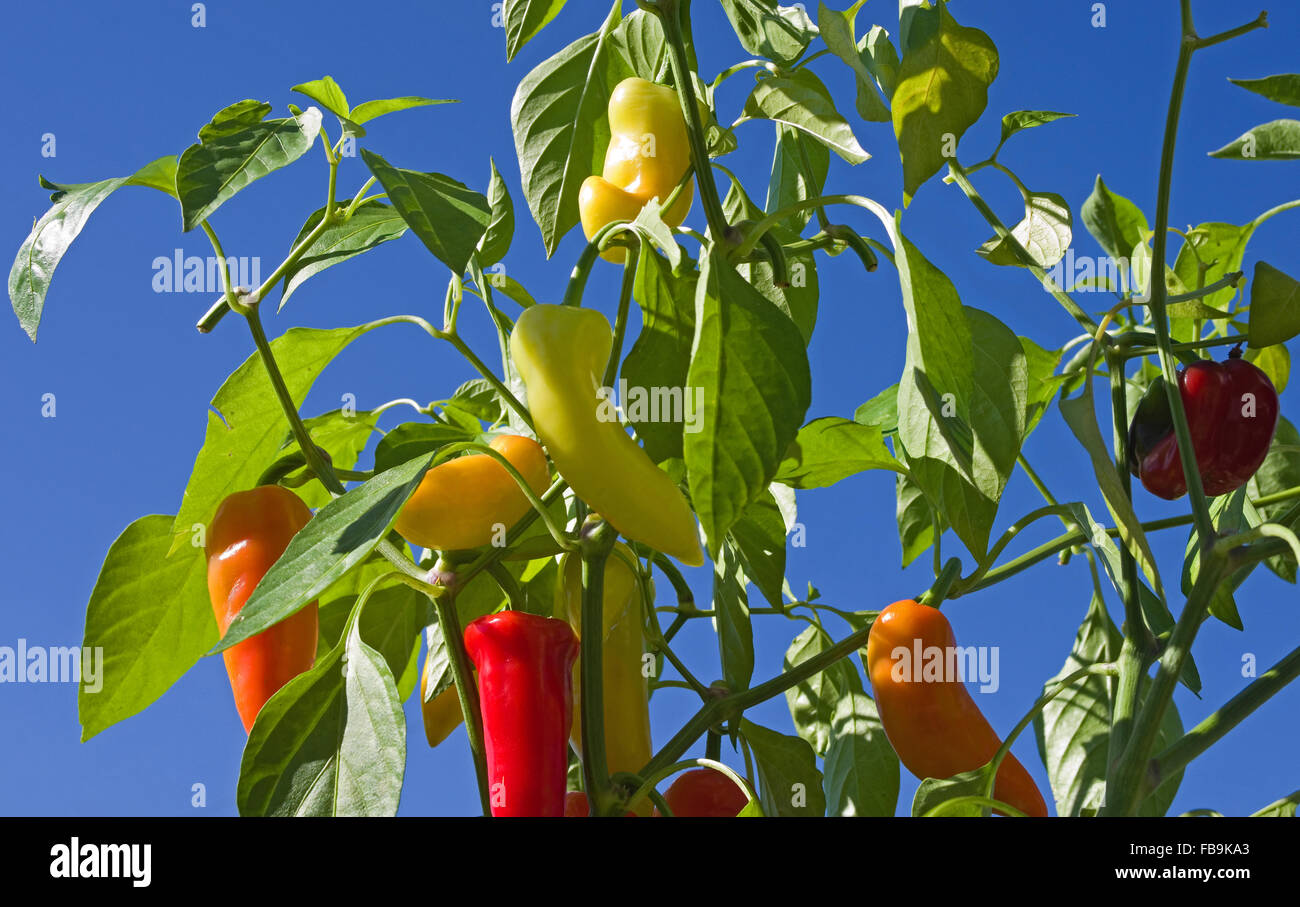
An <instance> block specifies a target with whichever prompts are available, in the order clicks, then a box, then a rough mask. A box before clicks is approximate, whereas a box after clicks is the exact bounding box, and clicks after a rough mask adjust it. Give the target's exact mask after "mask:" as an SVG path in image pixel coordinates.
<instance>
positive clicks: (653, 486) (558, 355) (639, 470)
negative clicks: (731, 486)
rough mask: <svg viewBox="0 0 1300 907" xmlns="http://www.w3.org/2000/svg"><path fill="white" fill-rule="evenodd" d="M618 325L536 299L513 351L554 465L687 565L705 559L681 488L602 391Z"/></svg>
mask: <svg viewBox="0 0 1300 907" xmlns="http://www.w3.org/2000/svg"><path fill="white" fill-rule="evenodd" d="M612 343H613V331H612V330H611V329H610V326H609V321H607V320H606V318H605V316H604V315H602V314H601V313H600V312H597V311H595V310H594V309H584V308H579V307H576V306H559V305H533V306H530V307H529V308H527V309H525V310H524V312H523V314H522V315H520V316H519V320H518V321H517V322H515V328H514V331H513V332H512V333H511V335H510V354H511V358H512V359H513V360H514V363H515V367H516V368H518V369H519V374H520V377H522V378H523V381H524V386H525V387H526V388H527V390H528V409H529V411H530V412H531V413H532V416H533V423H534V426H535V427H536V429H537V434H538V437H540V438H541V439H542V443H544V444H545V445H546V450H547V452H548V453H549V454H550V455H551V461H552V462H553V463H554V464H555V469H556V471H558V472H559V473H560V475H561V476H563V477H564V480H565V481H566V482H568V483H569V487H570V488H572V489H573V492H574V494H576V495H577V496H578V497H580V498H582V499H583V500H584V501H586V502H587V504H588V505H589V506H590V507H591V509H592V510H594V511H596V512H597V513H599V514H600V515H601V516H603V517H604V518H605V519H606V520H608V521H609V523H610V524H611V525H612V526H613V527H614V528H615V529H617V530H618V531H619V532H620V533H622V534H623V535H625V536H627V537H628V538H630V539H633V540H635V541H639V542H644V543H645V544H647V545H649V546H650V547H652V548H655V549H656V550H659V551H662V552H664V553H665V554H671V555H672V556H673V557H675V558H677V559H678V560H680V561H681V562H682V563H684V564H689V565H691V566H699V565H700V564H702V563H704V555H703V553H702V552H701V551H700V542H699V535H698V533H697V532H696V529H695V517H694V516H693V515H692V514H691V508H690V505H689V504H687V503H686V497H685V496H684V495H683V494H682V492H681V489H679V488H678V487H677V483H676V482H674V481H673V480H672V479H671V478H670V477H669V475H668V473H666V472H664V471H663V470H662V469H660V468H659V467H657V466H656V465H655V464H654V462H653V461H652V460H651V459H650V457H649V456H648V455H647V454H646V452H645V451H644V450H642V449H641V448H640V447H639V446H638V445H637V443H636V442H635V441H633V440H632V438H631V437H630V436H629V435H628V434H627V432H626V431H624V430H623V426H622V424H621V423H620V422H619V421H618V418H617V415H616V413H614V412H613V408H612V407H611V406H610V404H609V401H608V400H607V399H602V395H601V394H600V393H599V390H600V387H601V378H602V376H603V374H604V371H605V363H606V360H607V359H608V358H609V351H610V347H611V345H612Z"/></svg>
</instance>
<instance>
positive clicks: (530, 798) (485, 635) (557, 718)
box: [465, 611, 578, 816]
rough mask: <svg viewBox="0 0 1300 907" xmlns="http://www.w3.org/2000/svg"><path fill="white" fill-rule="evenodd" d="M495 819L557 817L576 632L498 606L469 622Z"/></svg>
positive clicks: (467, 636) (562, 788) (561, 799)
mask: <svg viewBox="0 0 1300 907" xmlns="http://www.w3.org/2000/svg"><path fill="white" fill-rule="evenodd" d="M465 648H466V649H467V650H468V652H469V657H470V659H471V660H472V661H473V662H474V667H475V668H476V669H477V671H478V691H479V703H480V707H481V709H482V713H483V739H484V748H485V749H486V751H487V773H488V785H489V794H490V798H491V806H492V815H493V816H563V815H564V793H565V789H566V787H567V776H568V768H569V759H568V754H569V727H570V725H571V724H572V721H573V662H574V660H575V659H576V658H577V657H578V637H576V636H575V635H574V634H573V631H572V630H571V629H569V625H568V624H567V623H565V622H564V621H562V620H556V619H554V618H550V617H540V616H538V615H536V614H527V613H525V612H523V611H502V612H500V613H498V614H489V615H487V616H485V617H480V618H478V619H476V620H473V621H470V622H469V624H467V625H466V627H465Z"/></svg>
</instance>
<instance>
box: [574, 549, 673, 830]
mask: <svg viewBox="0 0 1300 907" xmlns="http://www.w3.org/2000/svg"><path fill="white" fill-rule="evenodd" d="M634 563H636V556H635V555H633V554H632V550H631V549H630V548H628V547H627V546H626V545H624V544H623V543H622V542H619V543H617V544H616V545H615V546H614V550H613V551H612V552H610V555H609V558H608V559H607V560H606V561H605V581H604V592H603V596H602V599H601V603H602V607H603V609H604V612H605V613H604V617H605V622H604V625H605V634H604V636H603V637H602V639H601V652H600V658H601V662H602V663H603V667H604V671H603V674H602V689H601V695H602V698H603V699H604V701H605V716H604V724H605V763H606V766H607V767H608V769H609V773H610V774H611V775H612V774H614V773H615V772H639V771H640V770H641V769H642V768H643V767H645V764H646V763H647V762H649V761H650V757H651V756H653V755H654V750H653V749H652V748H651V744H650V688H649V686H648V685H647V678H646V676H645V675H644V674H643V673H642V661H641V656H642V655H643V654H644V652H645V644H644V634H643V632H642V622H643V618H642V610H643V609H642V605H641V589H640V585H639V583H638V582H637V576H636V573H635V572H634V571H633V569H632V566H631V565H632V564H634ZM557 592H558V597H559V598H560V599H561V601H560V602H558V603H557V605H558V606H557V608H556V611H555V613H556V614H557V615H559V614H563V615H564V616H565V617H566V618H567V620H568V621H569V626H570V627H571V628H572V629H573V632H574V633H575V634H576V635H577V636H578V638H579V639H581V638H582V558H580V557H577V556H574V555H570V554H566V555H565V556H564V557H563V559H561V561H560V582H559V583H558V584H557ZM573 693H574V695H573V730H572V733H571V734H570V740H572V742H573V748H574V750H576V751H577V753H578V755H579V756H581V755H582V693H581V689H580V684H579V678H578V666H577V665H574V668H573ZM652 805H653V804H651V803H650V802H649V800H646V801H644V804H643V811H644V812H645V813H647V814H649V812H650V809H651V807H652Z"/></svg>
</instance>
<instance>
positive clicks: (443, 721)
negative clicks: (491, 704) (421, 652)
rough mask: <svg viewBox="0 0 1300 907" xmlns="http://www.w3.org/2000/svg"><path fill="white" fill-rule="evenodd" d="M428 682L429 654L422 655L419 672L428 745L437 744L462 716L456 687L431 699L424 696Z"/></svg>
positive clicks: (456, 725) (444, 738)
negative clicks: (422, 662)
mask: <svg viewBox="0 0 1300 907" xmlns="http://www.w3.org/2000/svg"><path fill="white" fill-rule="evenodd" d="M428 682H429V656H428V655H426V656H425V657H424V670H422V671H421V672H420V711H421V712H422V713H423V716H424V736H425V739H426V740H428V741H429V746H437V745H438V744H440V743H442V741H444V740H446V739H447V738H448V737H450V736H451V732H452V731H454V730H456V728H458V727H460V725H461V722H462V721H464V720H465V719H464V716H463V715H462V714H461V711H460V696H459V695H458V694H457V693H456V687H455V685H454V684H453V685H452V686H449V687H447V689H445V690H443V691H442V692H441V693H439V694H438V695H437V696H434V697H433V698H432V699H426V698H425V692H426V691H427V690H428Z"/></svg>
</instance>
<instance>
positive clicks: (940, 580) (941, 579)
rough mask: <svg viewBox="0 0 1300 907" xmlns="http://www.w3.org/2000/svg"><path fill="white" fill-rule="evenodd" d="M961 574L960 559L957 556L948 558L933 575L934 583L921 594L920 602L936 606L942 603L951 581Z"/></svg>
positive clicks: (953, 581) (950, 587) (949, 588)
mask: <svg viewBox="0 0 1300 907" xmlns="http://www.w3.org/2000/svg"><path fill="white" fill-rule="evenodd" d="M960 576H961V560H960V559H958V558H955V557H954V558H949V559H948V562H947V563H946V564H944V565H943V569H942V570H940V571H939V575H938V576H937V577H935V580H934V584H933V585H932V586H930V588H929V589H928V590H927V591H926V592H925V594H924V595H922V596H921V598H920V602H921V604H923V605H929V606H930V607H932V608H937V607H939V606H940V605H942V604H943V602H944V599H946V598H947V597H948V593H949V591H950V590H951V589H952V586H953V583H955V582H956V581H957V579H958V578H959V577H960Z"/></svg>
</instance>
